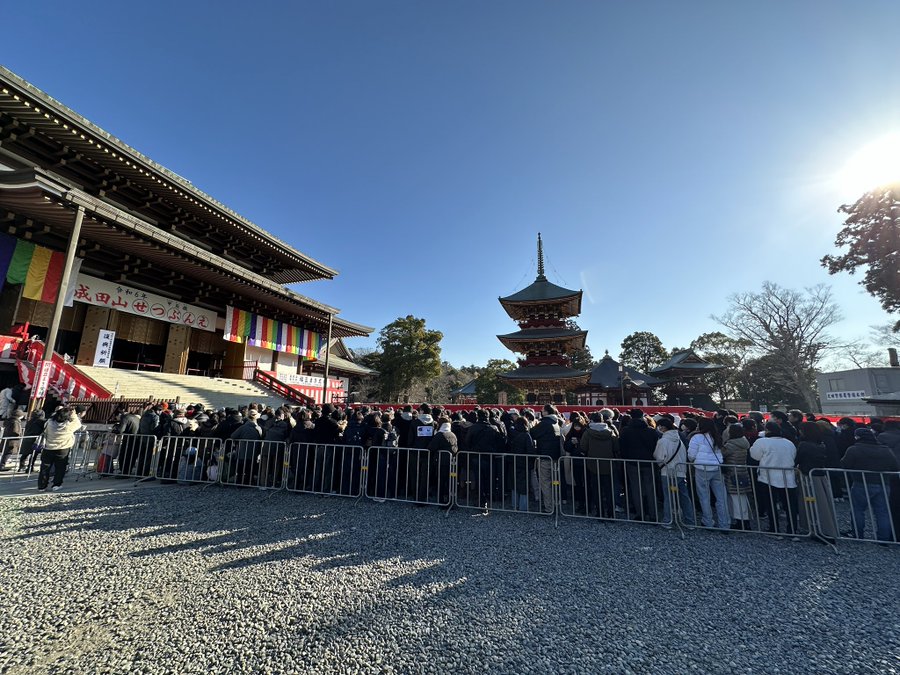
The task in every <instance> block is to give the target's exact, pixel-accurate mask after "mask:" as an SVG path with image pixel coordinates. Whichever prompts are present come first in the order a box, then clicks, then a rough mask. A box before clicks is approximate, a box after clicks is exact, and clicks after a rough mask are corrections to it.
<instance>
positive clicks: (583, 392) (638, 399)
mask: <svg viewBox="0 0 900 675" xmlns="http://www.w3.org/2000/svg"><path fill="white" fill-rule="evenodd" d="M663 384H665V381H664V380H660V379H659V378H656V377H652V376H650V375H645V374H644V373H642V372H640V371H638V370H635V369H634V368H630V367H628V366H625V365H623V364H621V363H619V362H618V361H616V360H614V359H613V358H612V357H611V356H610V355H609V351H607V352H606V353H605V354H604V356H603V358H602V359H600V362H599V363H598V364H597V365H596V366H595V367H594V369H593V370H591V373H590V377H589V378H588V381H587V383H586V384H584V385H583V386H581V387H579V388H578V389H576V390H575V394H576V397H577V402H578V405H588V406H612V407H617V408H622V407H634V406H638V407H640V406H646V405H649V404H650V401H651V400H652V390H653V388H654V387H659V386H661V385H663Z"/></svg>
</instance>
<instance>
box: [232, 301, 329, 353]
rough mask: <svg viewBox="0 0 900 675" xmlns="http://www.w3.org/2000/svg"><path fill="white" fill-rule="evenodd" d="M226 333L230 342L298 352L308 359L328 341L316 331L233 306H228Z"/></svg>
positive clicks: (279, 350)
mask: <svg viewBox="0 0 900 675" xmlns="http://www.w3.org/2000/svg"><path fill="white" fill-rule="evenodd" d="M224 337H225V339H226V340H228V341H229V342H237V343H246V344H248V345H250V346H251V347H263V348H265V349H271V350H273V351H276V352H284V353H286V354H298V355H300V356H302V357H303V358H305V359H318V358H319V352H320V350H321V349H322V347H323V346H324V342H325V341H324V339H323V338H322V335H321V334H320V333H317V332H315V331H311V330H306V329H305V328H299V327H297V326H292V325H291V324H288V323H285V322H283V321H275V320H274V319H267V318H266V317H264V316H260V315H259V314H253V313H252V312H246V311H244V310H242V309H237V308H236V307H231V306H228V307H226V308H225V335H224Z"/></svg>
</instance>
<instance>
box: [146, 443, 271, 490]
mask: <svg viewBox="0 0 900 675" xmlns="http://www.w3.org/2000/svg"><path fill="white" fill-rule="evenodd" d="M185 438H186V439H187V440H189V441H190V440H196V439H191V438H190V437H185ZM285 446H286V444H285V443H284V441H265V440H258V441H256V440H240V439H228V440H227V441H225V444H224V446H223V448H222V457H221V461H219V462H218V471H217V474H218V482H219V483H220V484H221V485H234V486H238V487H255V488H259V489H260V490H281V489H282V488H283V487H284V454H285ZM157 471H158V469H157ZM172 480H175V478H172Z"/></svg>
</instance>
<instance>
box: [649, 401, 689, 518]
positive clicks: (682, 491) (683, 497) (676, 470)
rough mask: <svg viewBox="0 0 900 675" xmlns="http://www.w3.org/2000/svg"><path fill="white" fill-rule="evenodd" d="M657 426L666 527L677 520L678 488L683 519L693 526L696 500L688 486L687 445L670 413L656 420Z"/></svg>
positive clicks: (658, 458)
mask: <svg viewBox="0 0 900 675" xmlns="http://www.w3.org/2000/svg"><path fill="white" fill-rule="evenodd" d="M656 430H657V431H659V432H660V433H661V434H662V436H660V438H659V440H658V441H657V442H656V449H655V450H654V451H653V459H655V460H656V462H657V464H659V473H660V475H661V476H662V482H663V519H662V522H663V527H666V528H669V527H671V526H672V523H673V522H674V520H675V515H674V514H675V491H677V492H678V506H679V507H680V509H681V521H682V522H683V523H684V524H685V525H688V526H690V527H693V526H694V524H695V523H696V520H695V518H694V502H693V501H691V496H690V494H688V489H687V477H686V476H687V448H685V447H684V443H682V442H681V436H680V435H679V434H678V430H677V429H676V428H675V420H674V419H673V418H672V417H670V416H669V415H663V416H661V417H660V418H659V419H658V420H657V422H656Z"/></svg>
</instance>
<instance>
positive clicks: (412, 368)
mask: <svg viewBox="0 0 900 675" xmlns="http://www.w3.org/2000/svg"><path fill="white" fill-rule="evenodd" d="M443 337H444V335H443V334H442V333H441V332H440V331H437V330H428V329H427V328H426V327H425V319H418V318H416V317H414V316H412V315H409V316H406V317H401V318H398V319H397V320H395V321H393V322H391V323H389V324H388V325H387V326H385V327H384V328H382V329H381V332H380V333H379V335H378V348H379V350H380V356H379V358H378V359H377V362H378V367H377V368H376V369H377V370H378V372H379V373H380V377H379V389H380V393H381V397H382V399H383V400H385V401H394V400H396V399H397V398H399V397H400V396H402V395H404V394H405V395H406V396H409V395H410V389H411V388H412V386H413V383H414V382H416V381H417V380H427V379H432V378H436V377H439V376H440V374H441V339H443Z"/></svg>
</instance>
